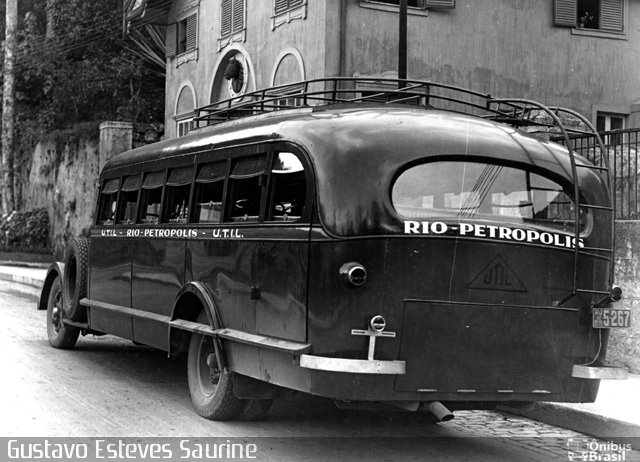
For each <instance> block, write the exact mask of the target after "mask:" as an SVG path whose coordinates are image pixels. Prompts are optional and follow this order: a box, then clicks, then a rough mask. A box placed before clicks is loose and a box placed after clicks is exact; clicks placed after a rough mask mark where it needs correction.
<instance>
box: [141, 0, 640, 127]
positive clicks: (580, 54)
mask: <svg viewBox="0 0 640 462" xmlns="http://www.w3.org/2000/svg"><path fill="white" fill-rule="evenodd" d="M408 3H409V15H408V28H407V30H408V32H407V34H408V62H407V74H408V78H410V79H420V80H432V81H435V82H439V83H446V84H452V85H458V86H463V87H466V88H469V89H472V90H475V91H478V92H484V93H490V94H491V95H494V96H498V97H512V98H529V99H535V100H537V101H540V102H542V103H545V104H550V105H560V106H565V107H568V108H571V109H575V110H577V111H579V112H581V113H582V114H584V115H585V116H587V117H588V118H589V119H591V120H592V121H593V122H594V123H597V125H598V128H599V129H601V130H608V129H613V128H627V127H640V79H638V77H637V76H638V74H639V73H640V47H638V45H637V44H638V43H640V1H637V0H409V2H408ZM129 23H130V27H133V28H136V27H138V28H140V27H144V26H145V24H155V25H156V26H155V27H161V28H162V30H163V31H164V32H165V34H166V35H165V36H166V45H165V46H166V105H165V111H166V112H165V122H166V126H165V130H166V136H167V137H175V136H179V135H182V134H185V133H187V132H188V130H189V128H190V126H191V125H190V124H191V122H190V121H191V119H192V117H193V111H194V109H195V108H196V107H201V106H205V105H207V104H210V103H212V102H215V101H218V100H221V99H225V98H228V97H230V96H233V95H237V94H242V93H244V92H247V91H252V90H257V89H261V88H264V87H269V86H272V85H277V84H283V83H289V82H294V81H298V80H305V79H314V78H321V77H334V76H367V77H369V76H380V77H395V76H396V75H397V67H398V0H172V1H168V0H136V1H135V2H134V4H133V6H132V9H131V10H130V13H129ZM234 59H235V60H237V62H238V63H239V66H237V65H236V66H231V67H230V66H229V63H230V61H233V60H234ZM229 69H231V70H232V71H233V70H235V73H232V74H233V75H234V76H235V78H231V79H227V78H225V71H226V72H227V74H228V75H227V77H229Z"/></svg>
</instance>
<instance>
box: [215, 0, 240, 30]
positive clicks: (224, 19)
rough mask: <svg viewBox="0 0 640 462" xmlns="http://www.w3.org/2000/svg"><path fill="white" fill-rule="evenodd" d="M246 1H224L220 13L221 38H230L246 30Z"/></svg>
mask: <svg viewBox="0 0 640 462" xmlns="http://www.w3.org/2000/svg"><path fill="white" fill-rule="evenodd" d="M244 2H245V0H222V3H221V4H220V5H221V6H220V7H221V13H220V36H221V37H223V38H224V37H229V36H231V35H233V34H236V33H238V32H242V31H243V30H244V28H245V20H244V11H245V8H244Z"/></svg>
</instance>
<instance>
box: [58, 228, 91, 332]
mask: <svg viewBox="0 0 640 462" xmlns="http://www.w3.org/2000/svg"><path fill="white" fill-rule="evenodd" d="M88 259H89V240H88V239H87V238H86V237H77V238H75V239H72V240H71V243H70V245H69V252H68V253H67V258H66V260H65V265H64V303H65V306H64V309H65V314H66V316H67V318H69V319H70V320H71V321H80V322H82V321H84V320H85V319H86V311H85V307H84V306H82V305H80V300H81V299H83V298H84V297H86V296H87V273H88V263H87V262H88Z"/></svg>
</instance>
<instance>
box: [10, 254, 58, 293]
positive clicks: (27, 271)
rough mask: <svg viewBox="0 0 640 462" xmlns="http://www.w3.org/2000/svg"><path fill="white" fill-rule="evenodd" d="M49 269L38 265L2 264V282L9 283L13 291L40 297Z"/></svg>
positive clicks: (43, 265) (46, 266)
mask: <svg viewBox="0 0 640 462" xmlns="http://www.w3.org/2000/svg"><path fill="white" fill-rule="evenodd" d="M8 263H11V264H8ZM48 267H49V265H47V264H38V263H34V264H31V263H14V262H0V280H4V281H9V283H11V288H12V289H15V290H19V291H21V292H25V293H27V294H29V295H33V296H35V297H40V291H41V289H42V284H43V282H44V278H45V277H46V275H47V268H48Z"/></svg>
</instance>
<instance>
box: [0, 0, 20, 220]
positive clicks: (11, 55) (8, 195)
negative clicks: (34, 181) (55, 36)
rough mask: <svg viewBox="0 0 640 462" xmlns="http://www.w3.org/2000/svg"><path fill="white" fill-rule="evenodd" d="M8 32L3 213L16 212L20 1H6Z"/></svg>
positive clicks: (3, 151)
mask: <svg viewBox="0 0 640 462" xmlns="http://www.w3.org/2000/svg"><path fill="white" fill-rule="evenodd" d="M6 8H7V13H6V32H5V42H4V88H3V92H2V185H1V188H0V192H1V193H2V212H3V213H11V211H13V210H14V197H13V160H14V155H13V132H14V117H13V106H14V103H15V88H14V80H15V75H14V74H15V61H16V43H17V33H18V0H6Z"/></svg>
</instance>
